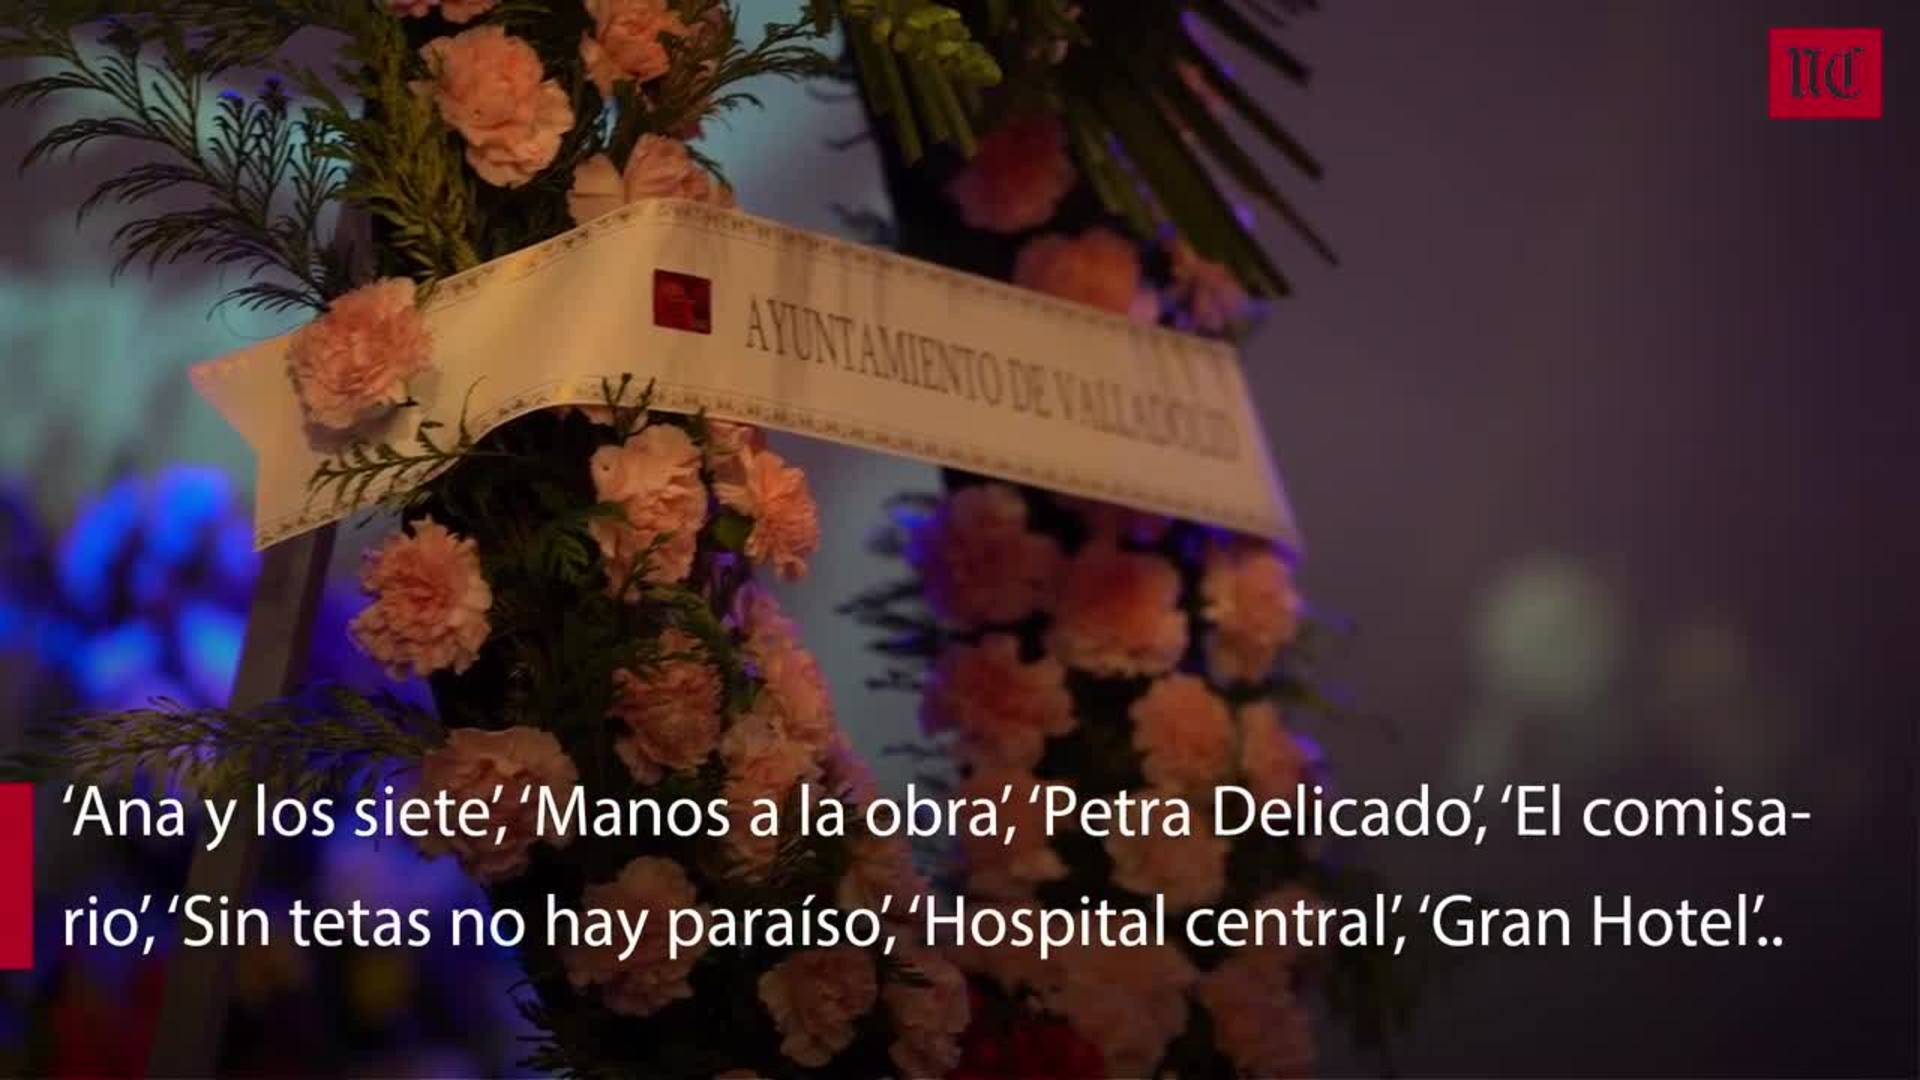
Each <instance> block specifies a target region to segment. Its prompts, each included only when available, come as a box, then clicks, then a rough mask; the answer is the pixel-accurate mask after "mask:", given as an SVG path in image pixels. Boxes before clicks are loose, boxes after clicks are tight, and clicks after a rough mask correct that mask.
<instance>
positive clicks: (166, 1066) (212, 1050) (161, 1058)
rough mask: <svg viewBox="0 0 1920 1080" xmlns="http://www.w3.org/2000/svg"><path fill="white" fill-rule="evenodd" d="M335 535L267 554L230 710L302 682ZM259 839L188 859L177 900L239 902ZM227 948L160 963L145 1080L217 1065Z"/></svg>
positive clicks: (245, 836) (308, 538) (181, 952)
mask: <svg viewBox="0 0 1920 1080" xmlns="http://www.w3.org/2000/svg"><path fill="white" fill-rule="evenodd" d="M333 537H334V527H333V526H331V525H329V526H327V527H326V528H324V529H321V530H319V531H317V532H311V533H308V534H306V535H304V536H298V537H294V538H293V539H291V540H286V541H283V542H281V543H279V544H276V545H274V546H273V547H271V548H268V549H267V550H266V552H265V553H264V555H263V556H262V558H261V564H260V581H259V584H258V585H257V586H255V589H254V594H253V607H252V609H251V610H250V611H249V612H248V614H247V637H246V643H245V645H244V646H243V647H242V649H241V652H240V670H239V673H238V674H237V675H236V676H235V677H234V681H233V694H232V696H231V698H230V699H229V707H230V708H233V709H236V710H237V709H247V708H252V707H253V706H256V705H261V704H264V703H266V702H269V701H273V700H275V699H277V698H282V697H285V696H287V695H288V694H290V693H292V692H293V691H294V690H295V689H296V688H297V687H298V684H299V682H300V679H301V677H302V676H303V675H304V674H305V669H306V664H307V650H308V646H309V645H310V644H311V643H312V640H313V620H314V613H315V612H316V611H317V610H318V608H319V603H320V589H321V586H322V585H323V584H324V583H325V581H326V576H327V563H328V562H329V560H330V559H331V557H332V555H333ZM260 844H261V841H260V838H259V837H257V836H255V835H253V834H252V833H251V831H246V832H236V833H235V834H234V835H229V836H228V837H227V838H226V840H225V842H223V843H222V844H221V845H220V847H219V849H218V850H216V851H211V852H209V851H207V850H205V848H204V847H202V848H201V849H200V850H198V851H196V852H195V853H194V857H193V866H192V868H191V869H190V870H189V871H188V872H187V884H186V894H189V895H198V894H204V895H210V896H227V897H231V898H233V900H234V901H235V902H244V901H245V899H246V897H247V895H248V894H249V893H250V892H251V890H252V888H253V879H254V876H255V874H256V873H257V872H258V869H259V862H260ZM232 969H233V957H232V956H231V954H230V953H229V951H228V950H225V949H217V948H208V949H181V948H176V949H175V950H174V951H173V955H172V956H171V957H170V958H169V959H168V961H167V982H166V989H165V991H164V996H163V997H162V999H161V1003H160V1023H159V1027H158V1030H157V1033H156V1034H155V1037H154V1043H153V1052H152V1055H151V1057H149V1058H148V1068H147V1071H148V1075H150V1076H155V1077H183V1078H184V1077H211V1076H213V1075H214V1070H215V1069H216V1068H218V1066H219V1064H220V1046H221V1038H222V1035H223V1033H224V1031H225V1028H226V1020H227V993H228V990H229V988H230V985H231V981H232V974H233V970H232Z"/></svg>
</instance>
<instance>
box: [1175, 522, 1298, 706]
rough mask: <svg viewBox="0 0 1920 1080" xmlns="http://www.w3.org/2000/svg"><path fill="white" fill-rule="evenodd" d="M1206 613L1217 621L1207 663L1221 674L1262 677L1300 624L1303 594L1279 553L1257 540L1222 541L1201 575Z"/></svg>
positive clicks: (1236, 679)
mask: <svg viewBox="0 0 1920 1080" xmlns="http://www.w3.org/2000/svg"><path fill="white" fill-rule="evenodd" d="M1200 596H1201V600H1202V601H1203V604H1204V606H1203V607H1202V609H1201V614H1202V615H1203V616H1204V617H1205V618H1206V620H1207V621H1208V622H1210V623H1212V624H1213V631H1212V633H1211V634H1209V635H1208V638H1207V664H1208V667H1209V668H1210V669H1211V673H1212V675H1213V677H1214V678H1215V679H1219V680H1224V681H1228V682H1239V681H1249V682H1251V681H1258V680H1261V679H1264V678H1266V677H1267V673H1268V672H1270V671H1272V670H1273V665H1274V664H1275V663H1277V662H1278V661H1279V659H1280V650H1281V649H1283V648H1285V647H1286V646H1288V645H1290V644H1292V643H1293V639H1294V636H1295V635H1296V634H1297V633H1298V632H1299V629H1300V594H1299V593H1297V592H1295V591H1294V588H1293V571H1292V570H1290V569H1288V567H1287V564H1286V562H1285V561H1284V560H1282V559H1281V558H1280V555H1279V553H1278V552H1276V551H1274V550H1273V548H1272V547H1270V546H1268V545H1265V544H1258V543H1253V542H1251V541H1243V542H1232V543H1226V544H1216V545H1214V546H1213V547H1212V548H1210V549H1209V550H1208V552H1207V561H1206V569H1205V572H1204V574H1203V575H1202V577H1201V579H1200Z"/></svg>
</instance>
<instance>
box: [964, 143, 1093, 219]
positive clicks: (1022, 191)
mask: <svg viewBox="0 0 1920 1080" xmlns="http://www.w3.org/2000/svg"><path fill="white" fill-rule="evenodd" d="M1076 178H1077V174H1076V173H1075V171H1074V168H1073V161H1072V160H1071V159H1069V158H1068V157H1067V135H1066V131H1065V129H1063V128H1062V127H1061V126H1060V121H1059V120H1057V119H1055V118H1053V117H1050V116H1049V117H1033V118H1028V119H1021V120H1015V121H1013V122H1011V123H1008V124H1006V125H1004V126H1002V127H999V128H996V129H994V130H993V131H990V132H988V133H987V134H986V135H984V136H982V137H981V139H980V145H979V148H978V149H977V150H975V151H974V155H973V159H972V160H971V161H969V162H967V165H966V167H965V168H963V169H961V170H960V173H959V174H958V175H957V176H955V177H954V178H953V180H952V182H951V183H949V184H948V185H947V197H948V198H950V199H952V200H953V201H954V203H955V204H957V205H958V206H959V207H960V218H961V220H963V221H965V222H966V223H967V226H968V227H969V228H974V229H987V230H989V231H992V232H998V233H1016V232H1020V231H1021V230H1023V229H1031V228H1033V227H1035V226H1036V225H1044V224H1046V222H1047V220H1048V219H1049V218H1052V217H1053V211H1054V209H1055V208H1056V207H1058V206H1059V205H1060V200H1061V199H1062V198H1064V197H1065V196H1066V194H1067V192H1069V191H1071V190H1073V185H1074V181H1075V179H1076Z"/></svg>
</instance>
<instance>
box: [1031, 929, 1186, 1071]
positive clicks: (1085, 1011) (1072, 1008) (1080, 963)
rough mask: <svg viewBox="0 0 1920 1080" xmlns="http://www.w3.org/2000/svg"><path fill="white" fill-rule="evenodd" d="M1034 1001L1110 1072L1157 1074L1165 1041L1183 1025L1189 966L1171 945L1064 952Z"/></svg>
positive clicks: (1081, 947)
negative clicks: (1095, 1051)
mask: <svg viewBox="0 0 1920 1080" xmlns="http://www.w3.org/2000/svg"><path fill="white" fill-rule="evenodd" d="M1057 972H1058V974H1057V977H1056V978H1054V979H1053V980H1050V982H1051V985H1048V986H1045V987H1043V988H1042V989H1041V994H1040V1002H1041V1004H1042V1006H1043V1007H1044V1008H1046V1010H1047V1011H1049V1012H1053V1013H1058V1014H1059V1015H1061V1016H1063V1017H1065V1018H1066V1019H1067V1022H1068V1023H1070V1024H1072V1025H1073V1028H1074V1030H1075V1031H1077V1032H1079V1033H1080V1034H1081V1035H1082V1036H1084V1037H1085V1038H1086V1039H1088V1040H1089V1041H1091V1042H1092V1043H1093V1044H1094V1045H1096V1046H1098V1047H1099V1048H1100V1052H1101V1056H1102V1057H1103V1058H1104V1059H1105V1065H1106V1075H1108V1076H1155V1075H1158V1068H1157V1067H1158V1065H1159V1064H1160V1059H1161V1058H1162V1057H1163V1056H1165V1054H1166V1050H1167V1044H1168V1043H1170V1042H1172V1041H1173V1039H1174V1036H1176V1035H1179V1034H1180V1033H1181V1032H1182V1031H1185V1030H1186V1027H1187V990H1188V988H1189V987H1191V986H1192V985H1193V981H1194V978H1195V974H1194V970H1193V965H1192V964H1191V963H1189V962H1188V961H1187V958H1186V957H1185V956H1184V955H1183V954H1182V953H1181V952H1180V950H1179V949H1178V948H1177V947H1175V946H1172V945H1152V946H1147V947H1144V948H1136V949H1109V948H1104V947H1102V946H1100V945H1098V944H1084V945H1078V946H1070V947H1068V948H1067V949H1065V950H1062V958H1061V960H1060V962H1059V964H1058V968H1057Z"/></svg>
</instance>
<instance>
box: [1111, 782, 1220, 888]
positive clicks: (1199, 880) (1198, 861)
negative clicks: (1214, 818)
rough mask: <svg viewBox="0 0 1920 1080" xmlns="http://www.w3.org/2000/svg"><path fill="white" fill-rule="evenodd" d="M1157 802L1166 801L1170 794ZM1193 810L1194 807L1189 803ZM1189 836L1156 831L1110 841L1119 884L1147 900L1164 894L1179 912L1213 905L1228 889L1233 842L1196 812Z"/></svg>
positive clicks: (1114, 837) (1118, 836) (1159, 795)
mask: <svg viewBox="0 0 1920 1080" xmlns="http://www.w3.org/2000/svg"><path fill="white" fill-rule="evenodd" d="M1150 795H1151V796H1152V797H1156V798H1162V799H1164V798H1166V795H1165V793H1164V792H1152V793H1150ZM1188 806H1189V809H1190V810H1191V808H1192V804H1191V803H1189V804H1188ZM1192 818H1193V821H1192V828H1191V830H1190V831H1189V832H1188V833H1186V834H1185V835H1181V834H1180V833H1177V832H1174V831H1173V830H1170V829H1155V830H1152V831H1149V832H1143V833H1138V834H1132V835H1122V834H1120V833H1118V832H1116V833H1114V834H1113V835H1111V836H1109V837H1107V839H1106V848H1107V855H1108V857H1109V858H1111V859H1112V860H1113V881H1114V884H1116V885H1119V886H1120V887H1121V888H1123V889H1128V890H1131V891H1133V892H1137V893H1139V894H1140V895H1142V896H1152V895H1154V894H1155V893H1159V894H1161V895H1163V896H1165V897H1166V899H1167V907H1168V908H1169V909H1171V910H1174V911H1185V910H1187V909H1188V908H1194V907H1199V906H1200V905H1202V904H1211V903H1213V902H1214V901H1215V900H1218V899H1220V893H1221V891H1222V890H1224V889H1225V888H1226V886H1227V849H1228V848H1229V847H1230V846H1231V845H1230V844H1229V842H1228V841H1227V839H1226V838H1225V837H1222V836H1218V835H1216V834H1215V833H1214V831H1213V829H1212V827H1211V826H1210V825H1208V824H1207V822H1206V820H1205V818H1204V817H1203V815H1201V814H1200V813H1199V812H1197V811H1194V812H1193V813H1192Z"/></svg>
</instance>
